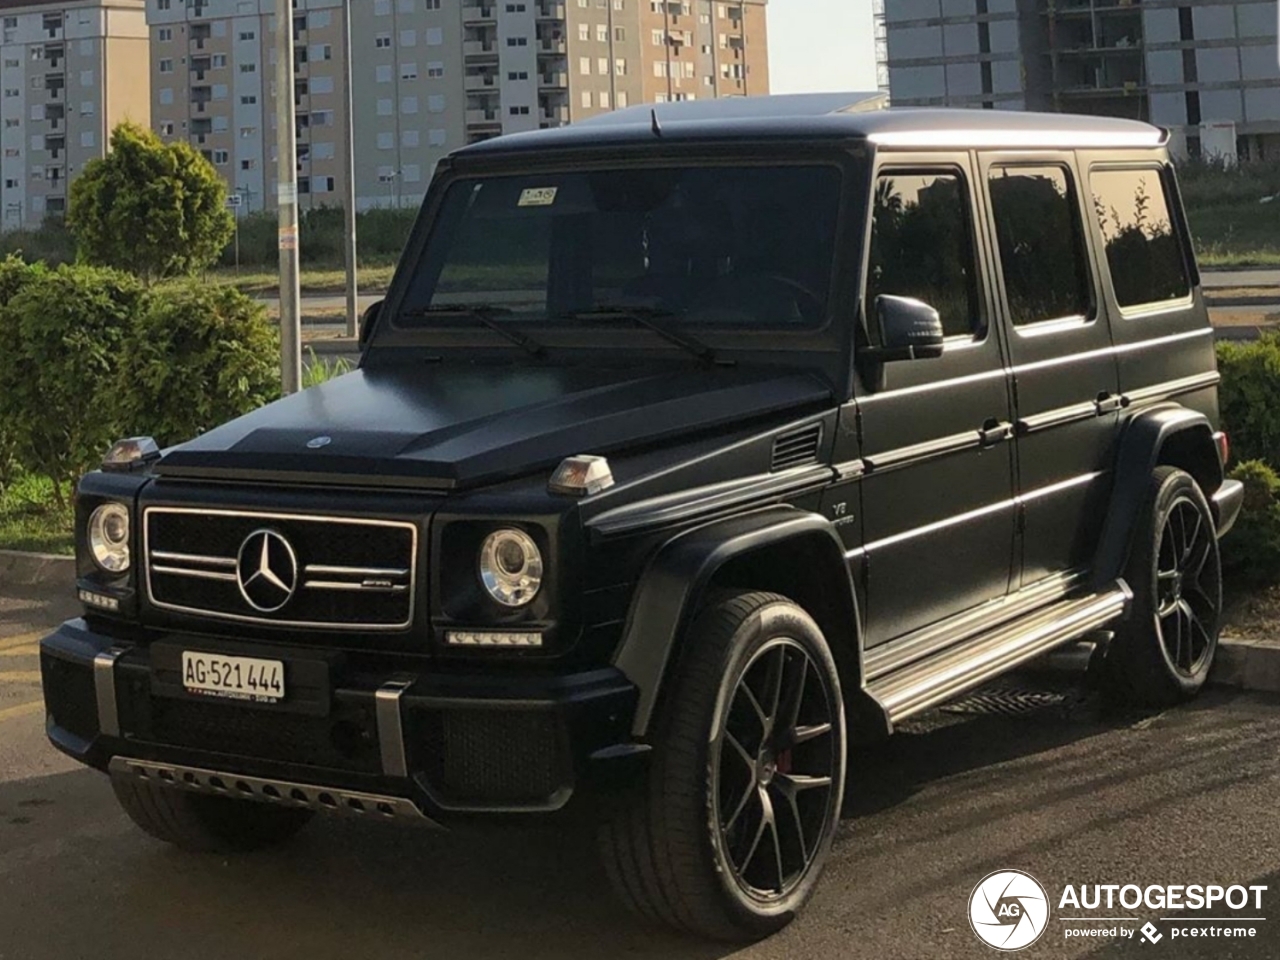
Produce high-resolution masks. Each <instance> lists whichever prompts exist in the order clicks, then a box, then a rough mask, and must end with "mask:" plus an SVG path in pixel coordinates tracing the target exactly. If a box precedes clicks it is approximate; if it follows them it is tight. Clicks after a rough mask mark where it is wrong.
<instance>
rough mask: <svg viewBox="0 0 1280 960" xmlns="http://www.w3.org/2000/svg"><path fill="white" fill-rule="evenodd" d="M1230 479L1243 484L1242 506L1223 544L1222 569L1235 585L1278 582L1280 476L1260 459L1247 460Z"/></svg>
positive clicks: (1279, 570) (1258, 584)
mask: <svg viewBox="0 0 1280 960" xmlns="http://www.w3.org/2000/svg"><path fill="white" fill-rule="evenodd" d="M1231 476H1232V478H1234V479H1236V480H1239V481H1241V482H1242V483H1243V484H1244V506H1243V507H1241V509H1240V517H1239V519H1238V520H1236V525H1235V526H1234V527H1233V528H1232V530H1231V532H1230V533H1228V534H1227V535H1226V537H1225V538H1224V539H1223V541H1222V567H1223V570H1224V572H1225V573H1226V575H1227V577H1228V578H1229V579H1230V580H1232V581H1233V582H1235V583H1238V584H1243V585H1248V586H1260V585H1264V584H1272V583H1276V582H1280V475H1277V474H1276V472H1275V470H1273V469H1272V468H1271V467H1270V466H1268V465H1267V464H1266V463H1263V462H1262V461H1261V460H1246V461H1244V462H1243V463H1240V464H1238V465H1237V466H1236V467H1235V468H1234V469H1233V470H1232V471H1231Z"/></svg>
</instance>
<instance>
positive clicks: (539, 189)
mask: <svg viewBox="0 0 1280 960" xmlns="http://www.w3.org/2000/svg"><path fill="white" fill-rule="evenodd" d="M840 182H841V173H840V170H839V169H838V168H836V167H834V166H828V165H816V164H815V165H804V166H800V165H797V166H727V167H726V166H699V167H662V168H653V167H646V168H637V169H625V170H607V171H582V172H576V173H552V174H536V175H533V174H530V175H524V176H516V177H492V178H485V179H463V180H458V181H456V182H455V183H453V184H452V185H451V186H450V187H449V190H448V193H447V194H446V196H445V199H444V202H443V204H442V206H441V208H440V211H439V213H438V215H437V218H436V221H435V227H434V230H433V232H432V235H431V238H430V240H429V241H428V245H427V248H426V252H425V254H424V256H423V258H422V260H421V262H420V264H419V268H418V269H417V270H416V271H415V273H414V275H413V277H412V279H411V280H410V289H409V292H408V297H407V299H406V301H405V304H404V307H405V309H404V310H403V311H402V312H401V316H400V317H399V318H398V321H397V322H398V323H399V324H400V325H401V326H412V327H422V326H456V325H458V323H459V318H458V315H457V314H456V313H453V312H451V311H452V310H453V309H454V308H458V307H475V306H480V307H483V308H485V309H487V310H491V311H492V314H487V316H490V317H491V318H492V319H493V320H495V321H496V322H501V323H509V324H512V325H518V326H520V327H521V328H522V329H525V330H530V329H532V330H534V331H536V330H537V328H538V327H539V326H540V325H548V324H553V323H562V322H573V321H577V322H590V321H591V320H592V319H593V318H599V317H603V316H605V315H606V313H608V312H610V311H612V312H617V311H625V310H648V311H651V314H650V315H651V316H662V317H664V318H666V322H667V324H668V325H670V324H675V325H678V326H701V327H709V328H717V327H719V328H735V329H747V330H752V329H755V330H759V329H769V330H774V329H788V328H790V329H806V328H808V329H812V328H815V327H818V326H821V325H822V324H823V322H824V321H825V319H826V314H827V299H828V294H829V288H830V284H831V275H832V267H833V260H834V256H835V244H836V228H837V223H838V218H839V206H840Z"/></svg>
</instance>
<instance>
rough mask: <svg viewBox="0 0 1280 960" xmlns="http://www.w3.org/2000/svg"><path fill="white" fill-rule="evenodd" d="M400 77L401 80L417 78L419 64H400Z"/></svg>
mask: <svg viewBox="0 0 1280 960" xmlns="http://www.w3.org/2000/svg"><path fill="white" fill-rule="evenodd" d="M400 79H401V80H417V79H418V65H417V64H416V63H402V64H400Z"/></svg>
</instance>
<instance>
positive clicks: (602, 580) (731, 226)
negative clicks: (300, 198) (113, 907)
mask: <svg viewBox="0 0 1280 960" xmlns="http://www.w3.org/2000/svg"><path fill="white" fill-rule="evenodd" d="M875 106H876V101H875V100H874V99H873V98H870V99H869V98H858V97H845V98H833V97H829V96H819V97H778V98H762V99H754V100H753V99H744V100H729V101H719V102H714V103H712V102H708V103H701V102H695V103H688V104H671V105H660V106H658V107H656V108H652V109H651V108H648V107H645V108H642V109H632V110H624V111H621V112H619V113H616V114H613V115H610V116H607V117H604V118H601V119H598V120H593V121H590V122H587V123H582V124H580V125H576V126H574V127H572V128H569V129H556V130H546V131H541V132H536V133H531V134H526V135H519V136H511V137H503V138H500V139H497V140H492V141H488V142H484V143H480V144H476V145H473V146H470V147H468V148H466V149H463V150H460V151H458V152H456V153H455V154H453V155H452V156H451V157H449V158H448V159H447V160H446V161H445V162H443V163H442V164H441V166H440V168H439V170H438V171H437V173H436V176H435V179H434V182H433V184H432V186H431V190H430V192H429V194H428V196H427V199H426V202H425V205H424V209H423V211H422V214H421V217H420V218H419V221H418V223H417V225H416V228H415V230H414V232H413V235H412V238H411V239H410V241H409V244H408V247H407V250H406V251H405V253H404V256H403V258H402V260H401V263H400V267H399V269H398V270H397V271H396V275H395V279H394V281H393V282H392V285H391V289H390V291H389V293H388V296H387V298H386V300H385V301H384V302H383V303H382V304H380V305H379V306H378V307H376V308H374V309H372V310H371V311H370V312H369V314H367V315H366V318H365V321H364V327H363V332H362V343H363V356H362V359H361V362H360V366H359V369H358V370H356V371H355V372H353V373H351V374H349V375H347V376H344V377H341V378H339V379H337V380H335V381H331V382H330V383H327V384H325V385H324V386H321V387H317V388H314V389H311V390H308V391H305V392H304V393H301V394H299V395H296V396H292V397H289V398H287V399H284V400H281V401H280V402H278V403H274V404H272V405H270V406H268V407H266V408H265V409H262V410H259V411H257V412H256V413H252V414H250V415H248V416H246V417H243V418H241V419H239V420H236V421H234V422H232V423H229V424H226V425H225V426H222V427H219V428H217V429H215V430H212V431H211V432H209V433H207V434H205V435H203V436H201V437H199V438H197V439H195V440H192V441H191V442H189V443H186V444H183V445H181V446H178V447H175V448H173V449H170V450H166V451H163V452H160V451H157V450H156V449H155V446H154V444H152V443H150V442H148V441H147V440H146V439H145V438H144V439H137V440H132V441H123V442H121V443H120V444H117V445H116V447H115V448H113V450H112V451H111V453H110V454H109V455H108V457H107V459H106V460H105V461H104V464H103V469H102V470H101V471H98V472H95V473H92V474H90V475H89V476H86V477H85V478H84V479H83V480H82V481H81V483H80V487H79V496H78V500H77V524H78V574H79V581H78V591H79V598H80V600H81V601H82V602H83V604H84V616H83V618H81V619H76V620H72V621H70V622H68V623H66V624H64V625H63V626H62V627H61V628H60V629H59V630H58V631H57V632H56V633H54V634H53V635H52V636H50V637H48V638H47V639H46V640H45V641H44V642H43V644H42V646H41V666H42V669H43V674H44V693H45V699H46V701H47V705H48V731H49V737H50V738H51V739H52V741H53V743H54V744H55V745H56V746H57V747H58V748H59V749H61V750H63V751H64V752H66V753H67V754H69V755H71V756H72V757H75V758H76V759H78V760H81V761H83V762H84V763H87V764H89V765H91V766H93V767H95V768H97V769H99V770H102V771H104V772H107V773H109V774H110V776H111V780H112V783H113V785H114V787H115V792H116V795H117V796H118V797H119V800H120V803H121V804H122V805H123V807H124V809H125V810H126V811H127V812H128V814H129V815H130V816H131V817H132V818H133V819H134V820H135V821H136V822H137V823H138V825H139V826H140V827H142V829H144V830H146V831H147V832H148V833H150V834H152V835H153V836H156V837H159V838H161V839H163V840H167V841H170V842H172V843H175V844H178V845H179V846H182V847H187V848H191V849H197V850H205V849H227V848H238V849H245V848H252V847H258V846H263V845H267V844H270V843H274V842H278V841H281V840H283V839H285V838H287V837H289V836H290V835H292V834H293V833H294V832H295V831H296V830H298V829H299V828H300V827H301V826H302V825H303V824H304V823H306V821H307V819H308V818H309V817H311V815H312V813H313V812H314V811H317V810H321V811H325V810H328V811H333V812H340V813H344V814H348V815H354V816H361V817H365V818H405V819H407V820H415V821H426V822H433V823H450V822H457V821H461V820H467V821H471V822H474V821H476V820H483V819H484V818H510V817H512V816H516V815H524V816H528V815H530V814H533V813H550V812H552V811H557V810H560V809H561V808H565V807H566V805H568V806H567V809H568V811H580V812H581V815H582V816H587V815H590V816H598V817H599V818H600V824H601V826H600V828H599V845H600V851H601V854H602V855H603V858H604V860H605V863H606V864H607V866H608V868H609V871H610V873H611V875H612V877H613V879H614V881H615V882H616V886H617V888H618V890H619V891H620V892H621V894H622V896H623V897H624V898H625V899H626V900H628V901H629V902H630V903H631V905H633V906H634V907H635V908H636V909H637V910H638V911H639V912H640V913H641V914H643V915H645V916H646V917H649V918H652V919H656V920H660V921H665V922H667V923H670V924H673V925H676V926H678V927H681V928H684V929H687V930H692V931H695V932H697V933H701V934H706V935H710V936H715V937H723V938H738V939H742V938H752V937H759V936H763V935H765V934H767V933H769V932H770V931H773V930H776V929H778V928H779V927H781V926H782V925H784V924H785V923H786V922H787V921H788V920H789V919H790V918H791V917H792V916H793V915H794V914H795V912H796V910H797V909H798V908H799V907H800V906H801V905H802V904H803V903H804V902H805V900H806V899H807V898H808V897H809V895H810V894H811V892H812V891H813V888H814V885H815V883H816V882H817V879H818V875H819V873H820V872H821V869H822V865H823V863H824V860H825V859H826V857H827V853H828V850H829V847H830V844H831V839H832V833H833V830H834V828H835V826H836V823H837V821H838V818H839V814H840V809H841V801H842V795H843V793H844V790H845V772H846V766H845V765H846V759H845V758H846V749H847V745H848V743H849V742H850V740H851V739H852V738H854V737H859V736H873V735H883V734H885V733H888V732H890V731H891V730H892V729H893V727H894V725H895V724H896V723H898V722H900V721H901V720H903V719H904V718H906V717H910V716H912V715H913V714H916V713H918V712H920V711H923V710H925V709H927V708H929V707H931V706H933V705H935V704H938V703H940V702H942V701H944V700H947V699H948V698H952V697H954V696H956V695H957V694H960V693H961V692H963V691H965V690H967V689H969V688H972V687H974V686H975V685H978V684H981V683H983V682H985V681H988V680H990V679H991V678H992V677H994V676H996V675H997V674H1000V673H1002V672H1004V671H1007V670H1009V669H1011V668H1013V667H1016V666H1017V665H1019V664H1022V663H1023V662H1025V661H1027V660H1029V659H1030V658H1033V657H1036V656H1037V655H1040V654H1043V653H1044V652H1045V651H1048V650H1051V649H1052V648H1054V647H1056V646H1059V645H1062V644H1064V643H1068V642H1070V641H1073V640H1077V639H1079V638H1082V637H1086V636H1092V637H1094V638H1095V639H1096V640H1097V641H1098V644H1099V646H1098V652H1097V654H1096V656H1097V660H1098V665H1099V672H1100V675H1101V682H1102V684H1103V686H1104V689H1106V690H1107V692H1108V693H1109V694H1110V695H1111V696H1112V697H1114V698H1116V699H1117V700H1120V701H1122V702H1133V703H1139V702H1141V703H1158V704H1165V703H1172V702H1174V701H1177V700H1179V699H1180V698H1183V697H1186V696H1189V695H1191V694H1193V693H1195V692H1196V691H1197V690H1198V689H1199V688H1200V686H1201V685H1202V684H1203V683H1204V681H1205V676H1206V673H1207V672H1208V670H1209V668H1210V665H1211V663H1212V661H1213V658H1214V652H1215V649H1216V644H1217V637H1218V626H1219V616H1220V609H1221V597H1220V595H1221V584H1220V566H1219V555H1218V542H1217V541H1218V537H1219V536H1221V534H1222V533H1223V532H1225V531H1226V529H1227V528H1228V527H1230V525H1231V523H1232V522H1233V521H1234V519H1235V517H1236V514H1237V512H1238V510H1239V507H1240V500H1241V492H1242V491H1241V487H1240V485H1239V484H1238V483H1235V482H1232V481H1230V480H1224V479H1223V463H1224V461H1225V459H1226V456H1227V443H1226V438H1225V437H1224V436H1223V434H1222V433H1221V432H1219V431H1218V430H1217V395H1216V385H1217V383H1218V374H1217V372H1216V370H1215V362H1214V352H1213V336H1212V332H1211V330H1210V326H1209V323H1208V319H1207V316H1206V313H1205V307H1204V303H1203V300H1202V297H1201V293H1200V285H1199V277H1198V275H1197V272H1196V265H1195V261H1194V259H1193V256H1192V251H1191V245H1190V243H1189V241H1188V233H1187V226H1186V221H1185V218H1184V215H1183V212H1182V207H1181V204H1180V202H1179V199H1178V192H1177V188H1176V184H1175V180H1174V173H1173V170H1172V168H1171V167H1170V165H1169V158H1168V154H1167V151H1166V147H1165V136H1164V134H1163V133H1162V132H1161V131H1160V130H1157V129H1155V128H1153V127H1150V126H1147V125H1145V124H1140V123H1134V122H1128V121H1120V120H1112V119H1104V118H1084V117H1070V116H1060V115H1035V114H1005V113H994V112H984V111H974V112H953V111H932V110H913V111H901V112H900V111H895V110H880V109H874V107H875ZM174 400H175V402H181V398H178V397H175V398H174Z"/></svg>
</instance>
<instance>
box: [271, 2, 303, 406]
mask: <svg viewBox="0 0 1280 960" xmlns="http://www.w3.org/2000/svg"><path fill="white" fill-rule="evenodd" d="M296 123H297V111H296V110H295V108H294V102H293V3H292V2H291V0H276V198H277V201H276V202H277V208H278V210H279V218H280V220H279V226H280V373H281V386H282V388H283V390H284V393H285V394H286V395H287V394H290V393H297V392H298V389H299V387H300V386H301V384H302V325H301V320H300V317H299V315H298V313H299V310H298V308H299V301H300V300H301V299H302V294H301V290H300V289H299V278H298V146H297V143H296V142H295V140H294V137H295V136H296V133H295V130H294V127H295V125H296Z"/></svg>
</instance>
